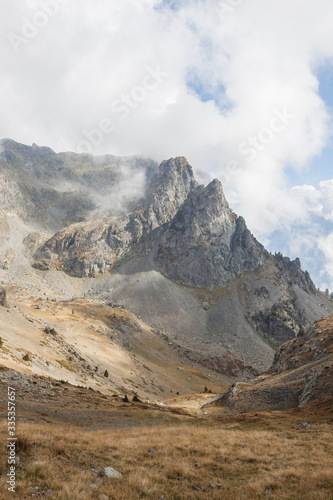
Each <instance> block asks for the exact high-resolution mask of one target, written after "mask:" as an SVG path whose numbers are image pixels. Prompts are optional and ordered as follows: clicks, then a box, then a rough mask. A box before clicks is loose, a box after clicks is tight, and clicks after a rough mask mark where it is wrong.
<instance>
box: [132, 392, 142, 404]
mask: <svg viewBox="0 0 333 500" xmlns="http://www.w3.org/2000/svg"><path fill="white" fill-rule="evenodd" d="M132 401H134V402H135V403H140V399H139V398H138V396H137V394H134V396H133V400H132Z"/></svg>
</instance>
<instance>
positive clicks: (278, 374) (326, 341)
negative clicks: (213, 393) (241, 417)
mask: <svg viewBox="0 0 333 500" xmlns="http://www.w3.org/2000/svg"><path fill="white" fill-rule="evenodd" d="M332 398H333V316H330V317H329V318H326V319H323V320H320V321H317V322H316V323H315V324H314V325H313V326H312V327H311V328H309V329H308V330H307V331H306V332H301V333H300V334H299V335H298V337H295V338H294V339H292V340H289V341H288V342H286V343H285V344H283V345H282V346H281V347H280V348H279V349H278V350H277V352H276V354H275V357H274V362H273V365H272V367H271V369H270V371H269V372H267V373H265V374H264V375H262V376H261V377H259V378H257V379H256V380H255V381H254V383H252V384H233V385H232V386H231V387H229V389H228V390H227V391H226V392H224V393H222V394H220V395H219V396H217V397H215V398H213V399H212V400H211V401H210V402H208V403H206V405H205V407H209V406H220V407H225V408H226V409H232V410H233V411H235V412H236V413H238V412H240V411H253V410H254V411H258V410H290V409H293V408H297V407H299V406H303V405H306V404H310V403H312V404H314V403H316V404H317V403H318V402H323V401H328V402H329V404H330V410H331V413H332V404H331V402H332Z"/></svg>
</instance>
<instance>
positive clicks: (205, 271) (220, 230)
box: [157, 179, 270, 288]
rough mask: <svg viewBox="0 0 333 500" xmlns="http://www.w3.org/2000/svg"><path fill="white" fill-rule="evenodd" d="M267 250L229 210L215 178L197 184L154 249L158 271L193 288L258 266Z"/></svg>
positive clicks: (218, 282) (217, 283)
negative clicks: (159, 269) (156, 250)
mask: <svg viewBox="0 0 333 500" xmlns="http://www.w3.org/2000/svg"><path fill="white" fill-rule="evenodd" d="M269 260H270V255H269V253H268V252H267V251H266V250H265V249H264V248H263V246H262V245H260V243H258V241H257V240H256V239H255V238H254V237H253V236H252V234H251V233H250V231H249V230H248V229H247V227H246V224H245V221H244V219H243V218H242V217H237V216H236V215H235V214H234V213H233V212H232V211H231V210H230V208H229V205H228V203H227V201H226V199H225V197H224V194H223V190H222V185H221V183H220V182H219V181H218V180H217V179H215V180H214V181H213V182H211V183H210V184H209V185H208V186H207V187H206V188H204V187H200V188H198V189H197V190H196V191H195V192H194V193H193V194H192V195H191V196H190V197H189V198H188V199H187V201H186V202H185V203H184V204H183V206H182V207H181V208H180V210H179V211H178V213H177V215H176V216H175V217H174V218H173V220H172V221H171V223H170V224H169V226H168V228H167V230H166V231H165V232H164V233H163V235H162V237H161V239H160V242H159V245H158V252H157V262H158V264H159V265H160V268H161V269H162V271H163V272H164V273H165V274H166V275H167V276H168V277H170V278H171V279H173V280H174V281H177V282H179V283H182V284H184V285H188V286H194V287H203V288H209V287H212V286H213V287H223V286H224V285H226V284H227V283H230V282H231V281H232V280H233V279H234V278H235V277H236V276H238V275H239V274H241V273H242V272H245V271H254V270H256V269H262V268H263V267H264V265H265V264H266V263H268V261H269Z"/></svg>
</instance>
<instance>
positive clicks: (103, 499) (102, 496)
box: [98, 494, 109, 500]
mask: <svg viewBox="0 0 333 500" xmlns="http://www.w3.org/2000/svg"><path fill="white" fill-rule="evenodd" d="M98 500H109V497H107V496H106V495H104V494H102V495H99V497H98Z"/></svg>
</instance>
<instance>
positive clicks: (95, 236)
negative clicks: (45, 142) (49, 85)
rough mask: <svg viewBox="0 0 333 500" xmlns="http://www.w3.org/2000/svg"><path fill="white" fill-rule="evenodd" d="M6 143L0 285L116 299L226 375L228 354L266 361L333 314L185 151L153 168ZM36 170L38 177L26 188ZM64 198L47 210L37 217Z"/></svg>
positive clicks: (236, 368)
mask: <svg viewBox="0 0 333 500" xmlns="http://www.w3.org/2000/svg"><path fill="white" fill-rule="evenodd" d="M6 144H7V143H6V141H4V142H3V143H2V146H3V150H2V152H1V154H0V175H4V176H6V178H7V179H8V182H10V183H12V184H13V185H14V186H15V189H16V190H17V192H18V193H21V195H20V196H15V193H14V194H13V196H12V201H11V203H12V207H11V210H10V211H8V210H7V208H8V207H7V205H6V204H3V206H2V214H3V218H2V224H3V227H4V228H5V227H8V229H6V230H4V232H3V238H4V241H3V243H2V246H0V263H1V265H0V277H1V281H2V284H3V285H4V286H6V283H10V284H11V285H15V286H20V287H22V286H26V287H27V288H28V289H29V288H31V287H32V286H33V287H35V289H36V291H38V290H39V291H40V292H39V293H41V294H43V293H46V294H47V295H51V296H52V295H53V296H54V297H55V298H56V300H63V299H67V300H72V299H73V298H74V297H82V298H85V299H88V300H91V301H93V302H98V303H102V304H108V303H112V304H119V303H121V304H123V305H124V307H125V308H126V309H127V310H128V311H130V312H131V313H133V314H135V315H136V316H140V317H142V319H143V320H144V321H145V322H146V324H147V325H149V326H150V327H152V328H154V329H155V330H156V331H158V332H159V335H162V336H167V337H168V338H169V341H170V344H171V346H172V349H174V350H175V351H177V352H179V353H180V354H181V355H182V356H184V357H185V358H184V359H187V360H188V361H189V362H191V363H196V364H199V365H201V366H205V367H206V368H208V369H211V370H213V371H215V372H216V373H221V374H222V373H224V374H225V372H226V371H228V369H227V368H226V367H227V366H229V362H230V360H231V359H233V360H234V361H232V363H231V365H232V368H230V376H231V377H236V378H239V377H242V376H244V377H248V376H250V374H251V373H254V372H253V370H254V371H258V370H259V371H262V370H264V369H268V367H269V366H270V364H271V362H272V360H273V355H274V349H275V348H276V347H277V346H279V345H281V344H282V343H283V342H285V341H288V340H290V339H292V338H294V337H295V335H296V334H297V333H299V332H300V331H302V330H305V329H306V328H307V327H309V326H310V325H311V324H312V323H313V322H314V321H315V320H317V319H320V318H321V317H323V316H327V315H329V314H332V313H333V303H332V301H330V300H329V299H328V298H326V297H324V295H323V294H320V293H319V292H318V291H317V290H316V287H315V286H314V284H313V282H312V281H311V278H310V276H309V274H308V273H307V272H303V271H302V269H301V265H300V262H299V260H298V259H295V260H294V261H290V259H288V258H285V257H283V256H282V255H281V254H276V255H272V254H270V253H269V252H267V250H265V248H264V247H263V246H262V245H261V244H260V243H259V242H258V241H257V240H256V238H255V237H254V236H253V235H252V234H251V232H250V231H249V230H248V228H247V226H246V223H245V220H244V219H243V218H242V217H238V216H237V215H236V214H234V212H233V211H232V210H231V209H230V207H229V205H228V202H227V200H226V199H225V196H224V193H223V187H222V185H221V183H220V181H219V180H217V179H215V180H213V181H212V182H211V183H209V184H208V186H201V185H199V184H198V183H197V182H196V180H195V178H194V174H193V169H192V167H191V166H190V165H189V164H188V162H187V160H186V159H185V158H184V157H177V158H170V159H169V160H165V161H164V162H162V163H161V164H160V165H157V164H156V163H155V162H153V161H152V160H145V159H142V158H138V159H136V158H133V157H132V158H130V159H128V158H127V159H126V158H125V159H123V158H117V157H114V156H112V155H108V156H105V157H101V158H98V157H97V158H94V157H89V156H88V155H76V154H75V153H58V154H57V153H54V152H52V150H50V149H49V148H39V147H37V146H33V147H31V148H30V149H29V147H28V146H25V147H23V148H21V147H20V145H18V146H16V143H14V142H13V141H11V142H9V145H7V146H6ZM6 147H7V149H9V152H10V155H9V156H8V154H7V153H8V151H7V149H6ZM25 148H28V154H27V159H26V160H25V158H24V152H25V151H26V149H25ZM11 158H14V160H13V159H12V160H11ZM11 161H12V162H13V165H12V167H11ZM25 163H27V165H25ZM50 164H51V166H52V165H53V167H52V168H53V170H52V169H51V170H52V171H53V172H54V174H50V172H49V171H48V168H49V165H50ZM22 165H23V166H24V168H23V167H22ZM64 169H65V170H66V169H67V170H66V179H69V180H71V182H74V181H75V186H74V184H73V185H72V186H71V185H68V186H67V188H68V189H67V191H66V189H65V190H63V192H62V193H61V196H60V195H59V196H60V197H58V198H57V201H56V203H55V202H54V200H55V196H56V195H54V194H53V195H52V196H50V195H47V196H44V195H45V186H44V184H45V181H46V180H47V182H48V184H47V186H48V187H47V193H49V192H50V191H52V190H53V191H52V193H54V192H56V190H57V189H59V182H60V180H61V176H62V172H63V170H64ZM18 172H21V178H20V182H18V181H17V175H18ZM24 172H27V174H25V173H24ZM34 172H36V177H37V178H40V177H43V183H44V184H43V185H42V187H41V184H39V183H38V182H37V184H35V185H33V189H32V188H31V186H30V184H31V182H32V178H33V177H34ZM52 175H54V178H53V177H52ZM48 176H49V177H48ZM133 179H134V184H135V183H137V184H138V186H135V189H134V188H133V185H131V182H132V181H133ZM143 179H144V182H143ZM88 180H89V181H90V182H91V186H92V187H91V189H90V190H89V185H88V184H89V183H88ZM29 186H30V187H29ZM73 186H74V187H75V189H74V188H73ZM98 190H100V196H101V200H102V201H98V199H97V198H95V195H96V193H97V192H98ZM58 194H59V193H58ZM65 195H66V196H65ZM0 199H1V198H0ZM22 199H24V203H23V204H22ZM64 200H65V201H64ZM80 200H84V203H86V204H89V207H87V206H86V208H84V205H83V202H82V203H81V201H80ZM2 201H3V200H2ZM15 201H16V202H17V204H16V205H15ZM63 202H64V203H65V204H64V206H63V207H62V212H61V213H59V214H58V216H57V217H55V216H53V218H52V217H51V218H50V217H48V216H47V214H48V213H49V211H50V207H51V208H52V207H53V208H52V210H56V209H57V204H58V205H59V204H60V205H61V203H63ZM31 207H32V209H31ZM0 208H1V207H0ZM15 210H16V212H15ZM22 211H23V215H22ZM54 213H55V212H54V211H53V214H54ZM45 214H46V215H45ZM78 219H82V220H78ZM16 220H17V221H18V222H15V221H16ZM59 226H62V227H59ZM15 227H17V229H15ZM20 228H21V229H20ZM45 231H47V232H45ZM5 235H6V236H5ZM5 240H6V241H5ZM32 266H33V267H32ZM1 268H2V270H1ZM29 283H30V284H29ZM44 290H45V292H44ZM231 365H230V366H231Z"/></svg>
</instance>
